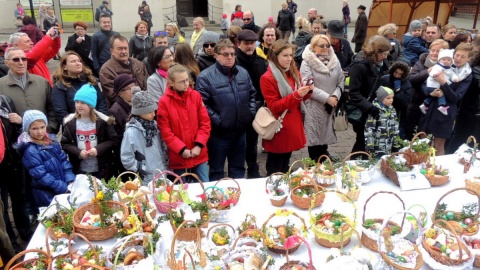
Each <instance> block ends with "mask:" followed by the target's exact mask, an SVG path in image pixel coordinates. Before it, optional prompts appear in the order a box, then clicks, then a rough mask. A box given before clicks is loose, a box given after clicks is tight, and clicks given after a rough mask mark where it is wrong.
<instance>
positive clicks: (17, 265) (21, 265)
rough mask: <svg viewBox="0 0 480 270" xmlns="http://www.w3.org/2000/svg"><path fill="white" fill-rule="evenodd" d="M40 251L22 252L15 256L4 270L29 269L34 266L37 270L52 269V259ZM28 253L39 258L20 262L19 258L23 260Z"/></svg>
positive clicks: (48, 254) (47, 253)
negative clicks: (35, 254)
mask: <svg viewBox="0 0 480 270" xmlns="http://www.w3.org/2000/svg"><path fill="white" fill-rule="evenodd" d="M48 250H49V249H48V248H47V252H45V251H43V250H40V249H28V250H24V251H22V252H20V253H18V254H17V255H15V256H14V257H13V258H12V259H11V260H10V261H9V262H8V263H7V265H6V266H5V270H14V269H19V270H20V269H31V268H32V266H36V267H37V269H45V270H50V269H51V267H52V258H51V257H50V253H49V251H48ZM28 253H37V254H38V255H39V256H38V257H36V258H31V259H27V260H24V261H22V262H19V261H20V258H23V256H25V255H26V254H28Z"/></svg>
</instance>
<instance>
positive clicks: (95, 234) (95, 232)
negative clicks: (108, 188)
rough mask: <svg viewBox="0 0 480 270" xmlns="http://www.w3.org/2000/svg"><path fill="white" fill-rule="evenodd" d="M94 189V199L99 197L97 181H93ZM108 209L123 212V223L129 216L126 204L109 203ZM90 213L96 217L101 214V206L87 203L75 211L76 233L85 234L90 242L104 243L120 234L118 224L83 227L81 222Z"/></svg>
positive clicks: (74, 224) (74, 225)
mask: <svg viewBox="0 0 480 270" xmlns="http://www.w3.org/2000/svg"><path fill="white" fill-rule="evenodd" d="M93 189H94V197H95V198H96V197H97V193H98V187H97V180H96V179H93ZM107 204H108V207H109V208H110V209H114V210H117V211H119V210H121V211H122V212H123V216H122V218H121V220H120V221H121V222H124V221H125V220H126V219H127V216H128V208H127V206H126V205H125V204H123V203H120V202H116V201H109V202H107ZM87 211H89V212H90V213H92V214H94V215H98V214H101V209H100V206H99V205H98V204H97V203H96V202H93V203H87V204H85V205H82V206H80V207H79V208H77V210H75V212H74V213H73V228H74V230H75V232H77V233H80V234H83V235H84V236H85V237H86V238H87V239H88V240H90V241H102V240H107V239H110V238H113V237H114V236H115V234H116V233H117V232H118V228H117V224H116V223H112V224H110V225H108V226H107V227H104V228H102V227H100V226H98V227H94V226H88V225H82V224H81V221H82V218H83V216H84V215H85V213H86V212H87Z"/></svg>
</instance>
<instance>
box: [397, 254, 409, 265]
mask: <svg viewBox="0 0 480 270" xmlns="http://www.w3.org/2000/svg"><path fill="white" fill-rule="evenodd" d="M397 260H399V261H400V262H402V263H406V262H407V260H406V259H405V257H403V256H398V257H397Z"/></svg>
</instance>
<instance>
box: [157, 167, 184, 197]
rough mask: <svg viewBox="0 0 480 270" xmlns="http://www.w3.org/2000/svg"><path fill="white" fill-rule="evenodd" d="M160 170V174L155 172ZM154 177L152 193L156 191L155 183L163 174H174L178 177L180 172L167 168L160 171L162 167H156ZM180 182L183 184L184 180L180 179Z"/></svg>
mask: <svg viewBox="0 0 480 270" xmlns="http://www.w3.org/2000/svg"><path fill="white" fill-rule="evenodd" d="M157 171H158V172H159V173H158V174H155V173H156V172H157ZM153 172H154V175H155V176H154V177H153V180H152V194H154V193H155V184H156V183H157V181H158V179H159V178H160V177H161V176H162V175H172V176H174V177H175V178H177V177H178V174H176V173H174V172H171V171H167V170H164V171H160V169H155V170H154V171H153ZM180 182H181V183H182V184H183V181H182V180H181V179H180Z"/></svg>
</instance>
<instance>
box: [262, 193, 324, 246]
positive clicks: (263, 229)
mask: <svg viewBox="0 0 480 270" xmlns="http://www.w3.org/2000/svg"><path fill="white" fill-rule="evenodd" d="M324 196H325V195H324ZM280 212H281V213H282V215H281V216H282V217H289V216H294V217H296V218H297V219H299V220H300V223H301V224H302V225H303V228H300V229H299V233H301V231H305V230H306V229H307V224H305V220H304V219H303V218H302V217H301V216H299V215H298V214H297V213H294V212H291V211H289V210H287V209H279V210H277V212H276V213H273V214H271V215H270V216H269V217H268V218H267V220H266V221H265V222H264V223H263V225H262V231H263V233H264V234H265V241H267V242H269V244H267V246H268V249H270V250H271V251H273V252H275V253H277V254H286V253H287V249H286V248H285V247H284V246H283V245H278V244H276V243H275V242H274V241H273V240H271V239H269V238H268V233H267V225H268V223H269V222H270V220H271V219H272V218H273V217H275V216H278V215H277V214H278V213H280ZM299 246H300V243H299V244H297V245H295V246H294V247H292V248H290V249H289V250H288V252H289V253H294V252H295V251H297V249H298V247H299Z"/></svg>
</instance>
